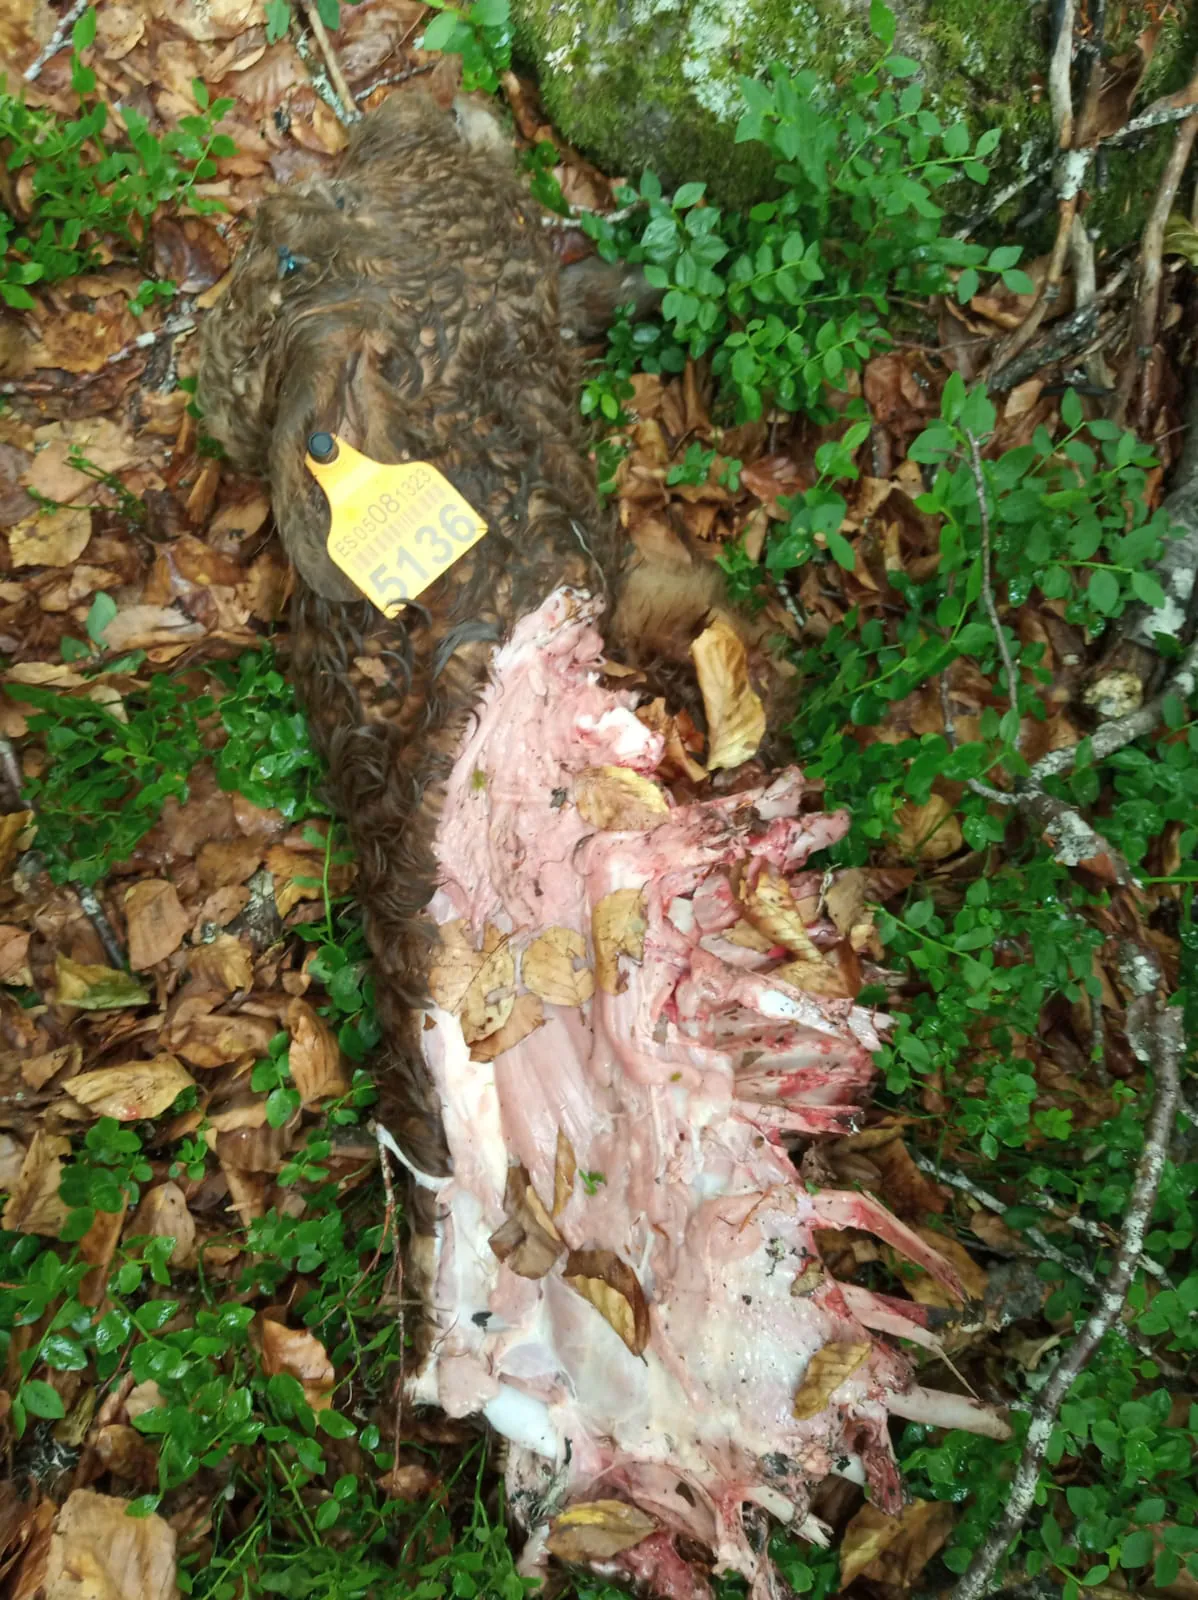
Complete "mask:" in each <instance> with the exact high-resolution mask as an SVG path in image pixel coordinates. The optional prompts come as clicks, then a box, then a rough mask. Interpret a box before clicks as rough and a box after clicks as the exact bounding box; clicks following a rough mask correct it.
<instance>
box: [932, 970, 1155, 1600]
mask: <svg viewBox="0 0 1198 1600" xmlns="http://www.w3.org/2000/svg"><path fill="white" fill-rule="evenodd" d="M1125 971H1126V973H1127V975H1129V976H1131V975H1133V974H1141V975H1146V974H1147V972H1149V971H1151V974H1152V976H1151V979H1150V981H1149V988H1148V990H1147V991H1145V990H1144V988H1143V983H1142V982H1141V983H1139V984H1137V987H1138V988H1139V989H1140V993H1139V996H1138V998H1137V1000H1135V1001H1133V1002H1132V1005H1131V1007H1130V1008H1129V1010H1128V1041H1129V1043H1130V1044H1131V1046H1132V1049H1133V1051H1134V1052H1135V1054H1136V1056H1137V1058H1138V1059H1140V1060H1141V1061H1143V1062H1145V1064H1146V1065H1148V1066H1149V1067H1151V1069H1152V1072H1153V1075H1154V1077H1155V1079H1156V1097H1155V1100H1154V1102H1153V1106H1152V1111H1151V1114H1150V1115H1149V1118H1148V1121H1147V1124H1146V1126H1145V1130H1144V1150H1143V1153H1142V1155H1141V1157H1140V1161H1139V1165H1138V1167H1137V1168H1136V1177H1135V1182H1134V1184H1133V1185H1132V1192H1131V1198H1130V1200H1129V1202H1128V1207H1127V1212H1126V1214H1125V1220H1124V1224H1123V1237H1122V1240H1121V1242H1120V1245H1119V1248H1118V1251H1117V1252H1116V1255H1115V1259H1114V1262H1113V1263H1112V1266H1111V1271H1110V1274H1109V1276H1108V1277H1107V1280H1106V1282H1105V1283H1104V1284H1103V1286H1102V1289H1101V1292H1100V1295H1099V1300H1098V1304H1097V1306H1096V1307H1095V1309H1094V1311H1093V1312H1092V1313H1091V1315H1090V1316H1089V1318H1088V1319H1087V1321H1086V1322H1085V1324H1084V1326H1083V1327H1082V1330H1081V1332H1080V1333H1079V1334H1078V1336H1077V1338H1076V1339H1075V1340H1074V1341H1073V1344H1072V1345H1071V1346H1070V1347H1069V1349H1068V1350H1067V1351H1066V1353H1065V1354H1064V1355H1063V1356H1062V1357H1061V1359H1060V1361H1058V1363H1057V1365H1056V1367H1055V1368H1054V1369H1053V1372H1052V1375H1051V1376H1050V1377H1049V1379H1048V1381H1047V1383H1046V1384H1045V1385H1044V1388H1043V1389H1042V1390H1041V1391H1040V1396H1039V1398H1038V1400H1037V1401H1036V1403H1035V1405H1034V1406H1033V1407H1032V1413H1031V1422H1030V1424H1029V1426H1028V1432H1027V1438H1026V1440H1025V1442H1024V1446H1023V1454H1022V1455H1021V1456H1020V1458H1019V1464H1018V1466H1017V1467H1016V1468H1015V1473H1014V1476H1013V1477H1012V1479H1011V1490H1010V1493H1009V1495H1008V1496H1007V1504H1006V1507H1005V1509H1004V1511H1003V1515H1002V1517H1001V1519H1000V1521H999V1523H998V1526H997V1527H996V1528H995V1529H994V1530H993V1532H992V1533H991V1534H990V1536H989V1538H987V1540H986V1541H985V1543H984V1544H983V1545H982V1546H981V1548H980V1549H979V1550H978V1551H977V1553H976V1554H975V1556H974V1558H973V1560H972V1561H971V1562H970V1564H969V1567H968V1569H967V1570H966V1572H965V1573H964V1574H963V1575H962V1577H961V1579H960V1580H959V1581H958V1583H957V1584H956V1585H955V1586H954V1588H953V1590H952V1592H951V1595H950V1597H949V1600H982V1597H983V1596H985V1595H987V1594H989V1592H990V1590H991V1588H992V1586H993V1583H994V1575H995V1573H996V1572H997V1571H998V1567H999V1564H1000V1563H1001V1561H1002V1559H1003V1557H1004V1556H1005V1554H1006V1553H1007V1550H1008V1547H1009V1546H1010V1544H1011V1542H1012V1540H1013V1539H1015V1538H1016V1537H1017V1536H1018V1534H1019V1532H1020V1530H1021V1529H1022V1527H1023V1525H1024V1523H1025V1522H1026V1521H1027V1518H1028V1514H1029V1513H1030V1511H1031V1509H1032V1506H1033V1505H1034V1503H1035V1498H1036V1490H1037V1488H1038V1487H1039V1483H1040V1468H1041V1467H1042V1466H1043V1464H1044V1458H1045V1455H1046V1453H1047V1451H1048V1443H1049V1440H1050V1439H1051V1437H1052V1433H1053V1429H1054V1427H1055V1426H1056V1419H1057V1414H1058V1412H1059V1411H1060V1409H1061V1405H1062V1402H1063V1401H1064V1400H1065V1397H1066V1396H1067V1395H1068V1393H1069V1391H1070V1389H1071V1388H1072V1387H1073V1384H1074V1381H1075V1379H1076V1378H1077V1377H1078V1375H1079V1374H1080V1373H1081V1372H1082V1370H1083V1369H1084V1368H1085V1366H1086V1363H1087V1362H1088V1361H1089V1360H1090V1357H1091V1356H1092V1355H1093V1354H1094V1352H1095V1350H1097V1348H1098V1346H1099V1345H1100V1344H1101V1343H1102V1341H1103V1339H1105V1338H1106V1336H1107V1334H1108V1333H1109V1332H1110V1330H1111V1329H1112V1327H1113V1326H1114V1325H1115V1322H1116V1320H1117V1319H1118V1318H1119V1316H1120V1314H1121V1313H1122V1311H1123V1306H1124V1303H1125V1301H1126V1299H1127V1292H1128V1290H1129V1288H1130V1287H1131V1282H1132V1279H1133V1277H1134V1276H1135V1272H1136V1268H1137V1267H1138V1266H1139V1264H1140V1259H1141V1255H1142V1252H1143V1249H1144V1237H1145V1234H1146V1233H1147V1231H1148V1225H1149V1221H1150V1219H1151V1216H1152V1209H1153V1206H1154V1204H1155V1202H1156V1194H1157V1189H1158V1188H1159V1187H1160V1181H1161V1173H1162V1172H1163V1170H1164V1166H1165V1160H1166V1157H1167V1155H1168V1150H1169V1140H1170V1137H1171V1135H1172V1131H1173V1124H1174V1119H1175V1117H1176V1113H1177V1104H1178V1095H1179V1090H1180V1063H1181V1056H1182V1050H1183V1037H1182V1031H1181V1025H1180V1015H1179V1013H1178V1012H1177V1011H1176V1010H1169V1009H1166V1008H1165V1007H1164V1006H1162V1005H1161V1004H1160V1003H1159V1002H1158V1001H1156V1000H1155V998H1153V997H1152V992H1153V990H1155V988H1156V986H1157V982H1158V981H1159V968H1158V967H1157V966H1156V962H1155V959H1154V958H1153V957H1152V956H1150V955H1149V954H1148V952H1147V951H1144V950H1142V949H1140V948H1139V947H1138V946H1137V947H1135V952H1134V957H1133V958H1132V959H1129V960H1128V962H1127V965H1126V969H1125ZM1137 1008H1138V1009H1137Z"/></svg>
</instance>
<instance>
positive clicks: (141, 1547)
mask: <svg viewBox="0 0 1198 1600" xmlns="http://www.w3.org/2000/svg"><path fill="white" fill-rule="evenodd" d="M129 1503H130V1502H129V1501H128V1500H120V1499H118V1498H117V1497H116V1496H115V1495H108V1494H95V1493H93V1492H92V1490H90V1489H75V1490H74V1491H73V1492H72V1493H71V1494H70V1495H68V1497H67V1501H66V1504H65V1505H64V1506H63V1508H62V1510H61V1511H60V1512H59V1513H58V1520H57V1522H56V1523H55V1524H54V1532H53V1534H52V1535H51V1538H50V1555H49V1559H48V1561H47V1563H46V1592H45V1600H176V1596H177V1595H178V1593H179V1590H178V1586H177V1585H176V1583H175V1530H174V1529H173V1528H172V1527H171V1525H170V1523H169V1522H167V1521H166V1520H165V1519H164V1518H163V1517H160V1516H158V1514H157V1513H156V1512H153V1513H151V1514H150V1515H149V1516H144V1517H130V1516H126V1514H125V1513H126V1509H127V1507H128V1506H129Z"/></svg>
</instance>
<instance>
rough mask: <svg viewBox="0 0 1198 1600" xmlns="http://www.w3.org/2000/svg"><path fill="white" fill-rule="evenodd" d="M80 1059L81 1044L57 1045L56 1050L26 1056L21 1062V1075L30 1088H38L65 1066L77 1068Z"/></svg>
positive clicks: (81, 1053) (81, 1057) (81, 1056)
mask: <svg viewBox="0 0 1198 1600" xmlns="http://www.w3.org/2000/svg"><path fill="white" fill-rule="evenodd" d="M82 1060H83V1047H82V1045H77V1044H64V1045H59V1047H58V1049H57V1050H46V1051H44V1052H42V1053H41V1054H40V1055H36V1056H26V1057H25V1059H24V1060H23V1061H22V1062H21V1077H22V1078H23V1079H24V1080H25V1082H26V1083H27V1084H28V1085H29V1087H30V1088H31V1089H40V1088H41V1087H42V1085H43V1084H47V1083H49V1081H50V1079H51V1078H53V1077H54V1076H55V1075H56V1074H57V1073H59V1072H61V1071H63V1069H64V1068H65V1067H70V1068H71V1069H72V1070H75V1069H77V1068H78V1066H79V1063H80V1062H81V1061H82Z"/></svg>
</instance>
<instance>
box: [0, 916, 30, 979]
mask: <svg viewBox="0 0 1198 1600" xmlns="http://www.w3.org/2000/svg"><path fill="white" fill-rule="evenodd" d="M0 983H16V984H27V985H32V983H33V973H32V972H30V970H29V932H28V930H27V929H25V928H18V927H15V926H14V925H13V924H12V923H10V922H0Z"/></svg>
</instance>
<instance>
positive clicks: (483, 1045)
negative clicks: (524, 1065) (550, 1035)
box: [470, 994, 545, 1061]
mask: <svg viewBox="0 0 1198 1600" xmlns="http://www.w3.org/2000/svg"><path fill="white" fill-rule="evenodd" d="M544 1021H545V1012H544V1009H543V1007H542V1005H541V1001H540V998H539V997H538V996H537V995H535V994H518V995H517V996H516V998H515V1000H513V1001H512V1007H511V1010H510V1011H509V1012H508V1014H507V1019H506V1021H505V1022H503V1023H502V1024H501V1025H500V1026H499V1027H498V1028H496V1029H495V1032H494V1033H488V1034H487V1036H486V1038H484V1039H476V1040H475V1041H474V1043H473V1044H472V1045H471V1046H470V1059H471V1060H472V1061H494V1060H495V1058H496V1057H497V1056H501V1055H502V1054H503V1052H504V1051H505V1050H510V1049H512V1047H513V1046H514V1045H518V1044H519V1043H520V1041H521V1040H522V1039H527V1038H528V1036H529V1034H530V1033H535V1032H536V1031H537V1029H538V1028H539V1027H540V1026H541V1024H542V1023H543V1022H544Z"/></svg>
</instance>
